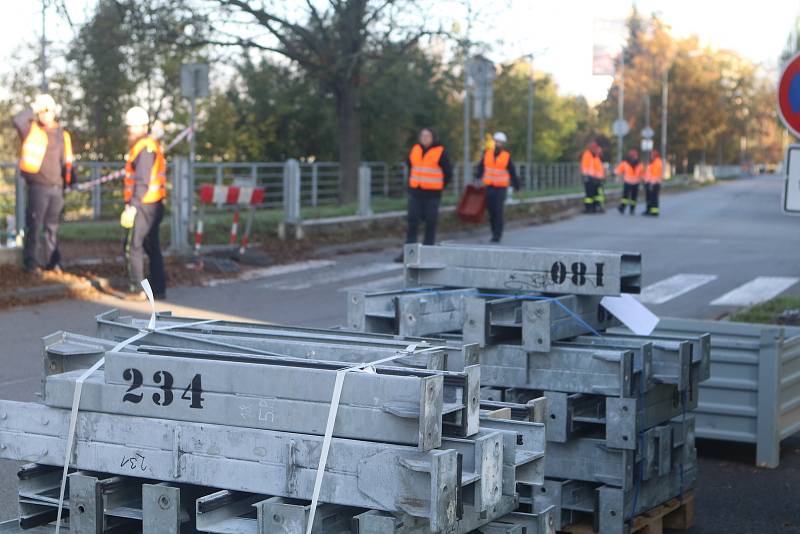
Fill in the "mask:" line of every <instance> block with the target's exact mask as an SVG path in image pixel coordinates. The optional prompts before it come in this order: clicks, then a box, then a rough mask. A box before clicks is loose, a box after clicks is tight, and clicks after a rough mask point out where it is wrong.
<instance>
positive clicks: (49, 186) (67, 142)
mask: <svg viewBox="0 0 800 534" xmlns="http://www.w3.org/2000/svg"><path fill="white" fill-rule="evenodd" d="M13 122H14V127H15V128H16V130H17V133H18V134H19V137H20V139H21V140H22V149H21V150H20V158H19V171H20V174H21V175H22V178H23V179H24V180H25V183H26V185H27V189H28V202H27V205H26V209H25V243H24V248H23V252H22V257H23V266H24V268H25V271H27V272H30V273H37V274H38V273H39V272H41V270H42V269H47V270H56V271H59V270H61V265H60V262H61V254H60V253H59V251H58V226H59V222H60V220H61V212H62V211H63V210H64V187H65V186H67V185H69V184H70V183H71V182H72V161H73V155H72V138H71V137H70V135H69V132H67V131H66V130H64V129H63V128H62V127H61V126H60V125H59V123H58V121H57V120H56V102H55V100H53V97H52V96H50V95H46V94H43V95H39V96H37V97H36V99H34V101H33V103H32V104H31V107H30V108H28V109H25V110H23V111H21V112H20V113H17V114H16V115H15V116H14V118H13ZM42 229H44V247H41V246H40V245H41V241H42ZM40 248H42V250H41V252H42V254H41V255H40Z"/></svg>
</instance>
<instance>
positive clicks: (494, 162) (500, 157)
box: [483, 150, 511, 187]
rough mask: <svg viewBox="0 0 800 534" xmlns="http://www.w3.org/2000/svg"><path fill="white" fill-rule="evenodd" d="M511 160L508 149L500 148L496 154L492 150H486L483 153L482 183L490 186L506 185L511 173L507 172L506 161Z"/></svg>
mask: <svg viewBox="0 0 800 534" xmlns="http://www.w3.org/2000/svg"><path fill="white" fill-rule="evenodd" d="M510 160H511V153H510V152H509V151H508V150H501V151H500V153H499V154H497V156H495V155H494V150H487V151H486V152H484V153H483V184H484V185H488V186H492V187H508V185H509V182H510V180H511V174H510V173H509V172H508V162H509V161H510Z"/></svg>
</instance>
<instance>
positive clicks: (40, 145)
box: [19, 121, 74, 184]
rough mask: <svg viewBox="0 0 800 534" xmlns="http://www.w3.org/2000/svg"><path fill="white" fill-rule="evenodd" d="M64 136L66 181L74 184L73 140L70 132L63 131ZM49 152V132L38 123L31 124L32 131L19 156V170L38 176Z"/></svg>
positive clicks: (26, 138) (23, 143)
mask: <svg viewBox="0 0 800 534" xmlns="http://www.w3.org/2000/svg"><path fill="white" fill-rule="evenodd" d="M62 135H63V136H64V166H65V167H66V168H67V174H66V180H67V183H68V184H69V183H70V182H72V161H73V159H74V155H73V153H72V138H71V137H70V135H69V132H67V131H66V130H62ZM46 152H47V131H46V130H45V129H44V128H42V127H41V126H39V123H38V122H36V121H33V122H31V130H30V131H29V132H28V135H27V136H26V137H25V140H24V141H23V142H22V150H21V151H20V156H19V170H21V171H22V172H25V173H28V174H36V173H37V172H39V170H40V169H41V168H42V162H43V161H44V155H45V153H46Z"/></svg>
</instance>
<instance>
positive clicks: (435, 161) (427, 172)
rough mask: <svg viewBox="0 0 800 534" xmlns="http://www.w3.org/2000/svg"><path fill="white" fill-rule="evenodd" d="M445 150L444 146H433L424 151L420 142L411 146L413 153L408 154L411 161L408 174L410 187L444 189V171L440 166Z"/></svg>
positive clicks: (433, 189)
mask: <svg viewBox="0 0 800 534" xmlns="http://www.w3.org/2000/svg"><path fill="white" fill-rule="evenodd" d="M443 152H444V147H443V146H435V147H431V148H429V149H428V151H427V152H424V153H423V150H422V145H420V144H416V145H414V146H413V147H412V148H411V153H409V155H408V160H409V161H410V162H411V170H410V172H409V175H408V185H409V187H411V188H413V189H429V190H432V191H441V190H442V189H444V171H443V170H442V168H441V167H440V166H439V160H440V159H441V157H442V153H443Z"/></svg>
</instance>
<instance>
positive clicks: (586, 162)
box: [581, 142, 605, 213]
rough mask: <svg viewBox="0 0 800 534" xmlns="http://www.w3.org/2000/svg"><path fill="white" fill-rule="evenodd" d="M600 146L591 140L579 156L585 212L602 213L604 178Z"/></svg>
mask: <svg viewBox="0 0 800 534" xmlns="http://www.w3.org/2000/svg"><path fill="white" fill-rule="evenodd" d="M602 153H603V150H602V148H600V145H599V144H597V143H596V142H592V143H590V144H589V146H588V147H587V148H586V150H584V151H583V155H582V156H581V175H582V176H583V187H584V191H585V196H584V198H583V207H584V211H585V212H586V213H598V212H599V213H602V212H603V211H604V209H603V202H604V201H605V193H604V191H603V180H604V179H605V169H603V160H602V158H601V155H602Z"/></svg>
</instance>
